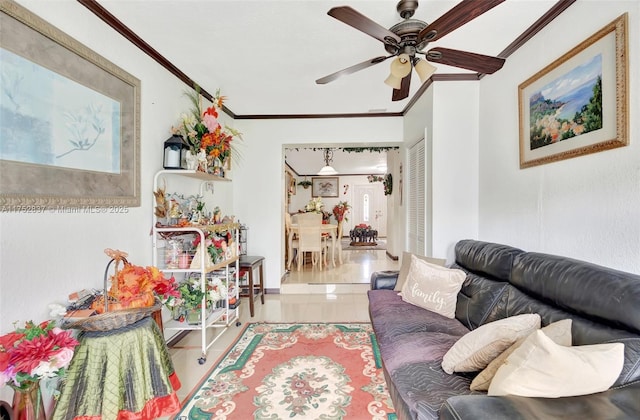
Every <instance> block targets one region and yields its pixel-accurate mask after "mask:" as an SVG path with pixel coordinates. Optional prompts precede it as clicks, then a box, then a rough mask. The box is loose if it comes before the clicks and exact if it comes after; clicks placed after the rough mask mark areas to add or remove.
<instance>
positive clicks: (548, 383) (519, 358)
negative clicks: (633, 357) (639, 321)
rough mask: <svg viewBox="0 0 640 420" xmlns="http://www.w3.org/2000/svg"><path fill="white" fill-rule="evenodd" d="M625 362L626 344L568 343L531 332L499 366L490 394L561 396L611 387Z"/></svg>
mask: <svg viewBox="0 0 640 420" xmlns="http://www.w3.org/2000/svg"><path fill="white" fill-rule="evenodd" d="M623 363H624V344H622V343H610V344H592V345H588V346H575V347H565V346H561V345H558V344H556V343H554V342H553V340H551V339H550V338H549V337H547V336H546V335H545V334H544V333H543V332H542V331H536V332H535V333H534V334H531V336H530V337H528V338H527V339H526V340H525V341H524V342H523V343H522V345H520V347H518V348H517V349H516V350H515V351H514V352H513V353H511V355H510V356H509V357H507V360H506V362H505V363H504V364H503V365H502V366H501V367H500V369H498V371H497V372H496V375H495V376H494V377H493V380H492V381H491V385H490V386H489V393H488V394H489V395H519V396H523V397H543V398H560V397H571V396H576V395H587V394H593V393H595V392H602V391H606V390H607V389H609V388H610V387H611V386H612V385H613V383H614V382H615V381H616V379H618V376H619V375H620V372H621V371H622V365H623Z"/></svg>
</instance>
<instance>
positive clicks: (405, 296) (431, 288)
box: [401, 255, 467, 318]
mask: <svg viewBox="0 0 640 420" xmlns="http://www.w3.org/2000/svg"><path fill="white" fill-rule="evenodd" d="M466 277H467V275H466V273H465V272H464V271H462V270H457V269H452V268H445V267H441V266H438V265H435V264H430V263H428V262H426V261H423V260H421V259H419V258H417V257H416V256H415V255H412V256H411V266H410V267H409V274H408V275H407V281H406V282H405V284H404V286H403V288H402V292H401V293H402V300H404V301H405V302H408V303H411V304H412V305H416V306H419V307H421V308H424V309H428V310H430V311H432V312H436V313H439V314H440V315H442V316H446V317H447V318H453V317H454V316H455V315H456V303H457V302H458V292H459V291H460V288H461V287H462V283H463V282H464V279H465V278H466Z"/></svg>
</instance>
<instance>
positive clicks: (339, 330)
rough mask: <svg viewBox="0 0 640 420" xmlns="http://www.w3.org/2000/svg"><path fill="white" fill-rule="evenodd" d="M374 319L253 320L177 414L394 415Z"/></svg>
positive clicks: (379, 417) (242, 416) (276, 416)
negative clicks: (339, 321) (367, 321)
mask: <svg viewBox="0 0 640 420" xmlns="http://www.w3.org/2000/svg"><path fill="white" fill-rule="evenodd" d="M381 366H382V365H381V361H380V354H379V350H378V345H377V343H376V339H375V335H374V334H373V330H372V328H371V324H265V323H257V324H248V325H247V327H246V328H245V330H244V332H243V333H242V335H241V336H240V338H238V340H237V341H236V343H235V344H234V345H233V346H232V347H231V349H230V350H229V351H228V352H227V353H226V355H224V356H223V357H222V359H221V360H220V361H219V362H218V364H217V365H216V366H215V367H214V368H213V369H212V370H211V371H210V372H209V373H208V374H207V375H205V377H204V379H203V381H202V382H201V383H200V385H199V386H198V387H197V388H196V390H195V391H194V392H192V394H191V396H190V397H188V398H187V399H186V400H185V401H184V402H183V404H182V406H183V410H182V411H181V412H180V414H178V416H176V417H175V419H179V420H186V419H274V420H275V419H292V418H296V419H377V420H383V419H384V420H390V419H396V418H397V417H396V415H395V414H394V412H393V407H392V404H391V399H390V398H389V394H388V392H387V386H386V383H385V381H384V374H383V373H382V367H381Z"/></svg>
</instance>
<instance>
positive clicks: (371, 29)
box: [327, 6, 400, 44]
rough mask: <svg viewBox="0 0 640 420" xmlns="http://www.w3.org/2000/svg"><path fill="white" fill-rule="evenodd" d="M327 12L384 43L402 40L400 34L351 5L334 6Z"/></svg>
mask: <svg viewBox="0 0 640 420" xmlns="http://www.w3.org/2000/svg"><path fill="white" fill-rule="evenodd" d="M327 14H328V15H329V16H331V17H334V18H336V19H338V20H339V21H341V22H343V23H346V24H347V25H349V26H353V27H354V28H356V29H357V30H359V31H361V32H364V33H365V34H367V35H369V36H372V37H374V38H375V39H377V40H379V41H382V42H384V43H388V44H397V43H398V42H400V37H399V36H398V35H396V34H394V33H393V32H391V31H390V30H388V29H387V28H385V27H383V26H380V25H379V24H377V23H376V22H374V21H372V20H371V19H369V18H368V17H366V16H365V15H363V14H362V13H360V12H358V11H357V10H355V9H353V8H351V7H349V6H339V7H334V8H332V9H331V10H329V11H328V12H327Z"/></svg>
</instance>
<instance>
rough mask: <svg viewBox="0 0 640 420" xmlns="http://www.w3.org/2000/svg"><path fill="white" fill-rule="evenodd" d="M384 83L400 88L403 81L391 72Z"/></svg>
mask: <svg viewBox="0 0 640 420" xmlns="http://www.w3.org/2000/svg"><path fill="white" fill-rule="evenodd" d="M384 83H385V84H386V85H387V86H389V87H392V88H394V89H400V84H401V83H402V79H400V78H398V77H395V76H394V75H393V74H390V75H389V77H387V78H386V79H385V81H384Z"/></svg>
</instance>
